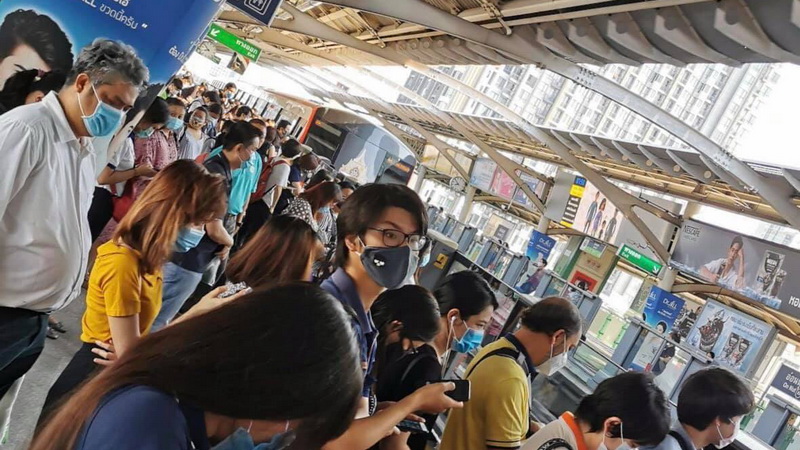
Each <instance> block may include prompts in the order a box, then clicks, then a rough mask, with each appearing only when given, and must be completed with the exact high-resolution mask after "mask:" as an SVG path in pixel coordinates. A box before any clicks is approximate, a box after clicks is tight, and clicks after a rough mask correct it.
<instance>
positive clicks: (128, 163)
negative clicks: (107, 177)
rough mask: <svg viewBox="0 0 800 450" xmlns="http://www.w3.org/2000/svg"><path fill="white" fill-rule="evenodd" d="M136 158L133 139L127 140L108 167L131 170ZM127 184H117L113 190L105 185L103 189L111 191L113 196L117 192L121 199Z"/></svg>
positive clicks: (123, 182)
mask: <svg viewBox="0 0 800 450" xmlns="http://www.w3.org/2000/svg"><path fill="white" fill-rule="evenodd" d="M135 157H136V156H135V154H134V153H133V139H130V138H128V139H125V142H123V143H122V145H121V146H120V147H119V151H117V153H116V154H115V155H114V156H112V157H111V159H109V160H108V167H110V168H111V169H113V170H117V171H123V170H131V169H133V167H134V165H135ZM125 183H126V182H125V181H120V182H119V183H116V184H115V186H114V189H113V190H112V189H111V187H110V186H108V185H105V184H104V185H103V188H104V189H106V190H107V191H110V192H111V193H112V194H113V193H114V191H116V195H117V197H121V196H122V192H123V191H124V190H125Z"/></svg>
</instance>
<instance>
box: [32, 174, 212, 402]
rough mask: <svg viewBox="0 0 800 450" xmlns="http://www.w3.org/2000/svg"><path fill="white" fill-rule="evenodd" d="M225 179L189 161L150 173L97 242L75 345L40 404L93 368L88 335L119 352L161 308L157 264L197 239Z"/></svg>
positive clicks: (54, 398)
mask: <svg viewBox="0 0 800 450" xmlns="http://www.w3.org/2000/svg"><path fill="white" fill-rule="evenodd" d="M225 199H226V190H225V180H224V179H222V178H221V177H218V176H215V175H211V174H209V173H208V172H207V171H206V170H205V169H203V168H202V167H201V166H199V165H197V164H196V163H195V162H194V161H185V160H184V161H178V162H176V163H174V164H172V165H170V166H168V167H167V168H165V169H164V170H163V171H161V172H160V173H159V174H158V175H156V176H155V177H154V178H153V182H152V183H151V184H150V186H148V187H147V189H145V191H144V193H142V196H141V197H140V198H139V199H138V200H137V201H136V202H135V203H134V204H133V206H132V207H131V209H130V211H128V214H126V215H125V218H124V219H123V220H122V222H121V223H120V224H119V226H118V227H117V229H116V231H115V232H114V237H113V238H112V240H111V241H109V242H107V243H105V244H103V245H102V246H100V248H98V251H97V259H96V261H95V264H94V267H93V268H92V272H91V275H90V277H89V286H88V289H87V293H86V312H85V313H84V315H83V320H82V333H81V341H83V346H82V347H81V348H80V349H79V350H78V352H77V353H75V356H73V357H72V360H71V361H70V363H69V364H68V365H67V367H66V368H65V369H64V372H62V373H61V376H60V377H59V378H58V380H57V381H56V383H55V384H54V385H53V387H52V388H51V389H50V392H49V393H48V395H47V400H46V401H45V411H46V410H47V408H49V407H51V406H52V405H53V404H54V403H55V402H56V401H57V400H58V399H59V398H60V397H62V396H63V395H64V394H66V393H67V392H69V391H71V390H72V389H73V388H74V387H75V386H77V385H78V384H80V383H81V382H82V381H83V380H85V379H86V378H87V377H88V376H89V374H90V373H91V372H92V371H93V370H94V369H95V367H96V366H95V363H94V353H93V352H92V349H93V348H94V344H95V342H98V341H100V342H110V341H113V343H114V347H115V348H116V352H117V354H119V355H121V356H124V354H125V352H126V351H128V349H130V348H131V347H132V346H133V345H134V344H135V343H136V341H138V340H139V338H140V337H141V336H142V335H145V334H147V333H148V332H149V331H150V326H151V325H152V323H153V320H154V319H155V317H156V314H157V313H158V311H159V309H160V308H161V292H162V275H161V266H162V265H163V264H164V263H165V262H166V261H167V260H168V259H169V257H170V255H171V254H172V253H173V251H174V250H175V249H176V248H177V249H182V248H185V247H193V246H195V245H197V243H198V242H199V240H200V238H202V237H203V234H204V233H205V232H204V231H203V225H204V224H205V223H206V222H209V221H212V220H214V219H216V218H217V217H219V215H220V214H222V213H223V212H224V210H225Z"/></svg>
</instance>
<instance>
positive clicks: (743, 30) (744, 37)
mask: <svg viewBox="0 0 800 450" xmlns="http://www.w3.org/2000/svg"><path fill="white" fill-rule="evenodd" d="M714 28H716V29H717V30H719V32H720V33H722V34H724V35H725V36H728V37H729V38H731V39H732V40H734V41H736V42H738V43H740V44H742V45H743V46H745V47H747V48H749V49H750V50H752V51H754V52H757V53H760V54H762V55H764V56H766V57H767V58H772V59H774V60H775V61H776V62H781V61H788V62H791V63H795V64H800V57H798V56H797V55H795V54H794V53H791V52H788V51H786V50H784V49H783V48H781V47H780V46H778V44H776V43H775V42H773V41H772V40H771V39H770V38H769V36H767V34H766V33H764V30H763V29H761V25H759V24H758V21H756V19H755V17H753V14H752V12H750V9H749V8H748V7H747V5H745V4H744V3H742V1H741V0H721V1H720V2H719V3H717V10H716V13H715V14H714Z"/></svg>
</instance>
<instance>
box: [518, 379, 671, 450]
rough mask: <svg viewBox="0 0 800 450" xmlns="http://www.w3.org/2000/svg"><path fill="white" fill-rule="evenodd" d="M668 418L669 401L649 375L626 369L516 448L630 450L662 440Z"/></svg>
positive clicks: (524, 449) (605, 381) (540, 449)
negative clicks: (573, 410) (572, 410)
mask: <svg viewBox="0 0 800 450" xmlns="http://www.w3.org/2000/svg"><path fill="white" fill-rule="evenodd" d="M669 420H670V414H669V403H668V402H667V398H666V396H665V395H664V392H662V391H661V389H659V388H658V386H656V384H655V382H654V381H653V376H652V374H645V373H638V372H627V373H623V374H620V375H617V376H615V377H613V378H609V379H607V380H604V381H603V382H602V383H600V384H599V385H598V386H597V388H596V389H595V390H594V392H593V393H592V394H590V395H587V396H586V397H584V398H583V399H582V400H581V402H580V404H579V405H578V409H576V410H575V414H572V413H570V412H566V413H564V414H562V415H561V417H560V418H559V419H558V420H555V421H553V422H551V423H549V424H547V425H545V426H544V427H543V428H542V429H541V430H539V431H538V432H536V434H534V435H533V437H531V438H530V439H528V441H526V442H525V444H524V445H523V446H522V450H548V449H556V448H557V449H563V450H631V449H634V448H640V447H642V446H647V445H653V443H654V442H660V441H661V440H662V439H664V436H666V435H667V431H668V430H669Z"/></svg>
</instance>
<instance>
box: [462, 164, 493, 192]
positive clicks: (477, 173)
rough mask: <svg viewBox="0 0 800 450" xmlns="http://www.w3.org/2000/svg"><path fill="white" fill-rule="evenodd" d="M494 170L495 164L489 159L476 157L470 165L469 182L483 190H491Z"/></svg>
mask: <svg viewBox="0 0 800 450" xmlns="http://www.w3.org/2000/svg"><path fill="white" fill-rule="evenodd" d="M495 170H497V164H496V163H495V162H494V161H492V160H491V159H489V158H478V159H476V160H475V163H474V164H473V165H472V173H470V174H469V184H470V185H472V186H475V187H476V188H478V189H480V190H482V191H484V192H489V191H491V189H492V181H493V180H494V172H495Z"/></svg>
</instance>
